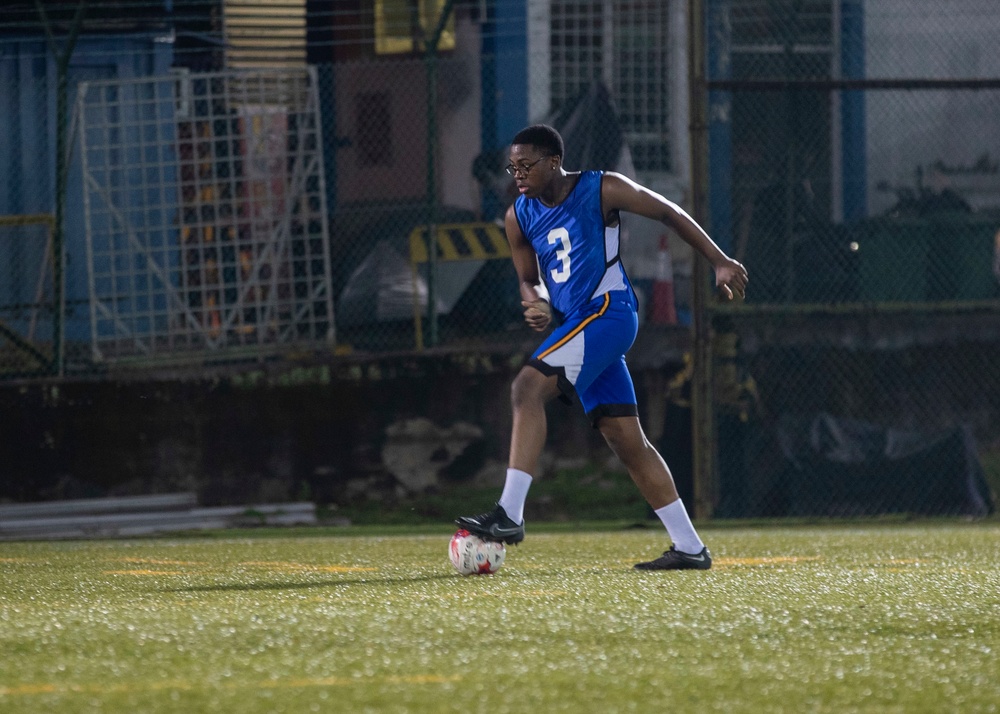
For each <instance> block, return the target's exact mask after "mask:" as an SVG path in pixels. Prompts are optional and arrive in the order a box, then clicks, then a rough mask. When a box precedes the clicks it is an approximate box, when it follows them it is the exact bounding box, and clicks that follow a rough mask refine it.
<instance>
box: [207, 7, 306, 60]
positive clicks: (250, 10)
mask: <svg viewBox="0 0 1000 714" xmlns="http://www.w3.org/2000/svg"><path fill="white" fill-rule="evenodd" d="M223 10H224V22H225V24H224V32H225V41H226V64H227V66H229V67H233V68H244V67H300V66H302V65H304V64H305V63H306V3H305V0H225V2H224V5H223Z"/></svg>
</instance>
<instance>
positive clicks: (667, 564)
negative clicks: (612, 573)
mask: <svg viewBox="0 0 1000 714" xmlns="http://www.w3.org/2000/svg"><path fill="white" fill-rule="evenodd" d="M632 567H634V568H635V569H636V570H708V569H709V568H711V567H712V554H711V553H709V552H708V548H702V549H701V552H700V553H695V554H694V555H691V554H690V553H682V552H680V551H679V550H677V549H676V548H674V546H670V550H665V551H663V555H661V556H660V557H659V558H657V559H656V560H650V561H648V562H645V563H636V564H635V565H634V566H632Z"/></svg>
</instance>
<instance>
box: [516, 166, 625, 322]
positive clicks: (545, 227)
mask: <svg viewBox="0 0 1000 714" xmlns="http://www.w3.org/2000/svg"><path fill="white" fill-rule="evenodd" d="M603 176H604V172H603V171H584V172H583V173H581V174H580V178H579V180H578V181H577V183H576V186H575V187H573V190H572V191H570V194H569V196H567V197H566V199H565V200H564V201H563V202H562V203H560V204H559V205H558V206H552V207H549V206H546V205H545V204H544V203H542V202H541V201H540V200H538V199H537V198H526V197H524V196H519V197H518V198H517V200H516V201H515V202H514V213H515V215H516V216H517V222H518V224H519V225H520V227H521V232H522V233H523V234H524V237H525V238H526V239H527V240H528V242H530V243H531V246H532V247H533V248H534V249H535V253H536V254H537V255H538V266H539V269H540V270H541V278H542V280H544V281H545V286H546V287H547V288H548V291H549V299H550V300H551V303H552V307H553V308H554V309H555V310H556V311H557V312H558V313H559V314H561V315H564V316H565V315H571V314H573V313H574V312H576V311H577V310H580V309H582V308H584V307H586V306H587V305H588V303H590V301H591V300H593V299H594V298H596V297H598V296H600V295H603V294H604V293H606V292H610V291H613V290H625V291H627V292H628V293H629V299H630V300H631V301H632V303H633V304H634V302H635V295H634V294H633V293H632V286H631V285H630V284H629V281H628V277H627V276H626V275H625V270H624V268H623V267H622V264H621V259H620V254H619V249H620V245H619V226H615V227H614V228H611V227H608V226H605V225H604V212H603V209H602V207H601V180H602V178H603ZM619 225H620V224H619Z"/></svg>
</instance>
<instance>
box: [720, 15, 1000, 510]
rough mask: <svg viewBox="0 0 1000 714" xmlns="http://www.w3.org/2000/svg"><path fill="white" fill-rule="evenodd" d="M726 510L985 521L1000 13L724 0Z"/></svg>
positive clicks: (997, 229)
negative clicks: (738, 299) (729, 291)
mask: <svg viewBox="0 0 1000 714" xmlns="http://www.w3.org/2000/svg"><path fill="white" fill-rule="evenodd" d="M707 11H708V12H707V16H706V17H707V22H708V32H707V38H708V40H707V46H706V59H707V66H708V68H709V74H708V89H709V90H710V95H709V97H710V99H709V102H710V104H709V106H710V107H711V110H710V115H711V117H712V119H711V120H710V126H709V128H708V139H707V142H706V143H707V144H708V145H709V146H710V151H714V152H715V155H714V156H713V157H712V159H711V170H710V178H709V187H708V189H709V192H710V193H711V194H712V202H711V205H712V209H711V215H710V222H711V225H712V226H713V229H714V232H715V234H716V235H717V236H719V237H720V238H721V239H722V240H724V241H727V242H728V243H729V244H730V245H731V246H732V249H733V252H734V254H735V256H736V257H738V258H739V259H741V260H743V261H745V263H746V265H747V267H748V270H749V272H750V275H751V285H750V290H749V292H748V296H747V300H746V305H745V306H742V307H740V308H737V309H735V310H730V309H713V310H712V312H711V314H712V326H713V327H714V330H715V334H714V338H715V346H716V347H715V354H716V356H717V362H716V367H717V370H716V373H715V379H716V382H715V384H716V388H717V391H716V396H717V398H718V400H717V408H716V413H715V419H716V426H717V439H718V441H717V443H718V451H717V454H718V464H717V465H716V468H717V472H716V473H717V475H718V482H717V483H716V484H715V485H714V489H715V492H714V506H715V513H716V515H719V516H758V515H845V514H848V515H849V514H872V513H885V512H911V513H970V514H982V513H985V512H986V511H987V510H989V508H990V503H989V502H990V497H989V492H988V486H987V480H986V479H984V472H983V466H985V467H986V473H987V474H988V475H989V477H990V478H992V480H993V488H994V489H995V488H996V487H997V485H998V484H997V476H998V474H997V461H998V453H1000V414H998V411H997V408H996V405H997V403H998V401H997V400H998V395H1000V365H998V362H997V360H996V358H995V356H996V354H997V347H998V346H1000V344H998V342H997V340H998V338H1000V330H998V328H997V326H998V322H1000V304H998V301H997V298H998V297H1000V290H998V280H1000V274H998V273H997V265H996V256H997V254H998V253H997V251H998V246H1000V191H998V189H1000V171H998V168H1000V128H998V125H997V123H996V122H995V121H993V120H992V118H991V117H993V116H995V115H996V114H997V112H998V111H1000V62H998V61H996V60H995V59H994V58H993V57H991V56H990V54H991V53H990V52H989V51H988V49H987V48H988V47H989V46H990V45H991V44H992V42H993V40H994V38H995V37H996V33H997V30H998V28H1000V16H998V14H997V12H996V8H994V7H992V6H991V5H990V4H989V3H985V2H971V1H970V2H962V3H956V4H955V5H954V6H949V7H948V8H947V9H945V8H944V7H942V6H940V5H933V4H930V3H926V4H925V3H904V2H879V3H871V2H868V3H862V2H839V3H830V2H767V3H739V2H721V1H714V2H709V3H708V6H707Z"/></svg>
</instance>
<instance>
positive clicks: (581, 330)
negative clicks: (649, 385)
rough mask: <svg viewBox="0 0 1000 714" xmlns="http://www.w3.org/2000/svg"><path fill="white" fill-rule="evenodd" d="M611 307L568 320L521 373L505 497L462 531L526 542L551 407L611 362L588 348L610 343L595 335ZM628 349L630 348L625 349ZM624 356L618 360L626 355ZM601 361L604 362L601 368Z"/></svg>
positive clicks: (600, 304) (463, 520) (469, 519)
mask: <svg viewBox="0 0 1000 714" xmlns="http://www.w3.org/2000/svg"><path fill="white" fill-rule="evenodd" d="M608 305H609V301H608V300H603V299H602V300H595V301H594V303H593V306H592V309H590V310H584V311H581V313H580V314H578V315H574V316H571V317H568V318H567V319H566V320H565V321H564V322H563V324H562V325H560V326H559V327H558V328H556V329H555V330H554V331H553V332H552V334H550V335H549V336H548V337H547V338H546V339H545V341H544V342H542V344H541V345H540V346H539V347H538V349H537V350H535V353H534V354H533V355H532V356H531V359H530V360H529V362H528V364H527V365H526V366H525V367H523V368H522V369H521V371H520V372H519V373H518V375H517V377H516V378H515V379H514V383H513V385H512V386H511V406H512V409H513V424H512V429H511V444H510V457H509V459H510V460H509V463H508V465H509V468H508V469H507V478H506V481H505V482H504V489H503V493H502V494H501V495H500V499H499V500H498V501H497V505H496V507H495V508H494V509H493V510H491V511H487V512H486V513H481V514H479V515H478V516H462V517H459V518H457V519H455V523H456V524H457V525H458V526H459V527H461V528H465V529H466V530H468V531H469V532H471V533H475V534H476V535H478V536H480V537H482V538H488V539H492V540H502V541H504V542H505V543H518V542H520V541H521V540H523V539H524V503H525V500H526V499H527V496H528V490H529V489H530V487H531V482H532V479H533V476H534V474H536V473H537V469H538V459H539V457H540V456H541V453H542V449H543V448H545V438H546V433H547V422H546V417H545V405H546V404H547V403H548V402H549V401H550V400H551V399H552V398H553V397H555V396H556V395H558V394H560V392H561V393H562V394H563V395H564V396H566V397H567V398H568V397H569V396H570V395H572V394H573V391H574V385H575V382H576V380H577V379H578V378H580V377H581V376H582V377H583V379H584V380H585V381H586V380H589V379H592V378H593V376H594V375H596V374H599V373H600V371H601V370H603V368H604V366H605V365H606V364H607V361H606V360H607V357H606V356H605V355H603V354H601V352H600V350H596V349H595V348H591V349H590V352H593V353H595V354H593V355H592V354H590V353H588V352H587V350H586V349H585V348H586V346H587V345H588V344H590V345H602V344H606V342H607V341H606V340H604V341H602V340H599V339H598V340H592V339H591V338H590V334H591V332H594V331H595V330H596V329H597V328H596V327H595V326H594V325H595V324H596V323H595V320H596V321H597V322H605V323H606V322H608V320H602V319H599V318H602V317H603V316H604V315H605V313H606V312H607V311H608ZM629 344H631V339H630V340H629ZM627 348H628V345H626V346H625V347H624V348H623V349H622V350H621V351H622V352H624V350H625V349H627ZM620 354H621V353H619V354H618V355H612V356H614V357H620ZM598 360H604V361H603V363H600V364H598V363H597V361H598Z"/></svg>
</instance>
